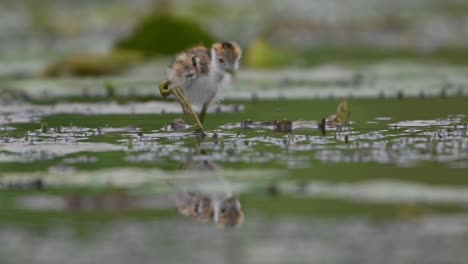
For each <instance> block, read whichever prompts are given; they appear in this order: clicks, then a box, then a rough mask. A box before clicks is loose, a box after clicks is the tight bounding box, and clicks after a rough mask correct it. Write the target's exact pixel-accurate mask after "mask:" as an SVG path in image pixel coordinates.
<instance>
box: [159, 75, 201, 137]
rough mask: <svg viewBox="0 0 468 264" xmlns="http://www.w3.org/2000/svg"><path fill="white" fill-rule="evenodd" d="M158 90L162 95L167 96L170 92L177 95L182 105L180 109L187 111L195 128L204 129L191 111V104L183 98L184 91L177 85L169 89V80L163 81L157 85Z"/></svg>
mask: <svg viewBox="0 0 468 264" xmlns="http://www.w3.org/2000/svg"><path fill="white" fill-rule="evenodd" d="M159 91H160V93H161V95H162V96H164V97H167V96H169V95H170V94H173V95H174V96H175V97H177V99H178V101H179V103H180V105H181V106H182V110H183V111H184V113H187V112H188V113H189V114H190V115H192V117H193V120H194V121H195V126H196V130H197V131H204V129H203V125H202V123H201V122H200V119H198V116H197V114H196V113H195V111H193V109H192V106H191V105H190V103H189V102H188V101H187V99H186V98H185V95H184V92H183V91H182V89H181V88H180V87H179V86H174V87H173V88H172V89H170V88H169V82H168V81H164V82H163V83H161V85H159Z"/></svg>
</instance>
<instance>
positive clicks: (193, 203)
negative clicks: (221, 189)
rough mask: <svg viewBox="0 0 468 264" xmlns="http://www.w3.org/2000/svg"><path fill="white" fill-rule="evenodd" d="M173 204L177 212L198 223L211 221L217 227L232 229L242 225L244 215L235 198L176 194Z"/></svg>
mask: <svg viewBox="0 0 468 264" xmlns="http://www.w3.org/2000/svg"><path fill="white" fill-rule="evenodd" d="M175 204H176V207H177V209H178V210H179V212H180V213H181V214H183V215H186V216H191V217H193V218H195V219H197V220H199V221H202V222H208V221H209V220H211V219H212V220H213V221H214V223H215V224H216V225H217V226H218V227H234V226H237V225H240V224H242V222H243V221H244V213H243V212H242V208H241V205H240V202H239V199H238V198H237V197H235V196H224V197H217V196H215V197H210V196H206V195H202V194H198V193H192V192H188V193H178V194H177V196H176V198H175Z"/></svg>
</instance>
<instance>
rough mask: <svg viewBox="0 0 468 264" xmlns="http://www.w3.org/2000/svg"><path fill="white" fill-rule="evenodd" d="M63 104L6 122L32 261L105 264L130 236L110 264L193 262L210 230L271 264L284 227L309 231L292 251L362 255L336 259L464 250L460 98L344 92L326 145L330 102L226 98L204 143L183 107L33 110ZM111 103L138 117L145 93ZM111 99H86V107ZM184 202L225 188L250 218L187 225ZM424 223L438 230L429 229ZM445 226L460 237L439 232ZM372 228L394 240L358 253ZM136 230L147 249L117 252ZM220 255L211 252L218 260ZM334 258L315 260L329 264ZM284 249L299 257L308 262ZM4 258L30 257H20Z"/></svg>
mask: <svg viewBox="0 0 468 264" xmlns="http://www.w3.org/2000/svg"><path fill="white" fill-rule="evenodd" d="M156 99H157V98H156ZM65 100H66V101H67V102H64V98H57V99H54V97H52V99H50V100H47V101H37V100H36V101H35V100H32V101H31V102H32V104H31V103H28V107H30V108H29V110H24V109H21V108H18V110H17V111H18V112H17V113H16V114H17V115H15V113H10V118H11V121H10V122H5V121H4V122H3V124H2V125H1V126H0V128H1V129H0V187H1V188H2V191H1V194H0V206H1V208H2V210H0V226H4V229H2V232H3V233H4V234H3V235H4V237H12V238H14V239H16V240H13V241H20V240H21V241H22V240H24V241H35V240H36V239H41V240H42V241H43V243H44V244H43V246H41V247H39V248H38V247H37V246H36V245H35V244H34V243H32V242H25V243H22V244H21V247H24V248H25V250H29V251H31V252H33V253H32V254H31V256H34V255H36V256H39V255H40V254H41V253H40V252H42V251H43V250H48V249H49V248H54V247H55V246H54V243H56V242H57V241H61V243H62V247H65V248H64V249H63V252H62V253H57V254H53V255H52V256H54V257H55V258H56V261H62V260H64V259H67V260H70V261H72V262H73V263H74V262H76V263H79V262H80V261H79V258H78V257H77V255H76V254H75V253H70V252H69V251H67V250H71V249H73V252H76V251H75V250H76V249H78V250H79V251H80V252H86V254H91V256H94V257H93V259H109V257H106V256H107V255H106V254H108V253H105V252H107V251H106V250H104V249H102V248H101V247H106V244H107V243H108V241H109V240H113V239H116V238H115V237H120V236H124V237H125V238H122V239H119V241H120V242H113V246H115V247H116V248H118V249H119V253H115V254H114V253H113V256H115V259H116V260H117V259H120V260H121V261H124V260H125V261H124V262H127V261H140V260H136V259H138V258H140V257H142V256H145V254H148V256H150V255H151V256H152V257H153V258H160V259H162V260H165V261H176V259H177V258H178V257H177V256H178V253H177V252H179V250H184V251H185V252H186V254H189V255H190V254H191V253H190V252H192V253H194V252H196V251H198V250H208V249H207V248H205V247H204V246H209V247H214V248H217V250H220V247H221V248H223V246H220V245H218V244H216V243H217V242H216V241H218V240H216V239H215V238H213V239H214V240H207V242H206V244H205V245H204V246H201V245H199V246H194V245H192V246H189V245H187V246H184V245H185V244H184V243H183V242H182V241H186V240H187V239H193V240H197V239H201V238H202V237H206V236H215V237H218V238H217V239H219V241H223V242H222V243H231V244H230V245H231V246H229V247H232V248H231V249H232V250H234V251H239V252H240V253H238V254H240V255H242V256H243V258H242V259H244V260H245V259H250V257H249V256H250V255H249V254H247V253H246V252H245V251H243V250H242V249H243V248H244V246H242V245H243V244H244V243H247V244H248V245H249V246H248V248H250V250H252V252H253V253H252V254H255V255H256V254H260V255H261V256H264V254H263V253H261V252H263V251H262V249H261V248H258V247H255V246H254V245H263V246H264V247H266V248H271V247H275V246H281V245H285V244H287V243H292V242H291V241H289V240H288V237H290V235H291V230H292V229H294V230H296V229H297V231H294V232H298V233H297V234H302V236H303V239H304V240H301V239H299V238H298V237H296V238H294V239H293V241H297V239H299V240H300V241H302V242H301V243H302V245H303V246H307V245H308V246H311V247H314V246H313V245H315V244H313V243H318V245H328V246H330V247H332V248H335V249H337V250H338V249H346V248H348V244H347V243H352V244H355V246H356V247H358V248H359V250H358V251H356V252H348V251H344V252H342V253H340V254H338V255H334V257H336V258H338V259H336V260H335V262H336V263H340V262H342V260H340V259H341V258H348V257H356V256H361V257H363V256H366V258H367V257H372V256H375V255H382V254H394V253H395V252H393V253H392V251H388V246H389V243H399V244H400V245H401V248H410V250H411V256H413V257H414V258H415V259H418V260H420V259H425V258H426V257H427V258H430V259H435V260H438V259H444V258H443V257H441V256H445V255H444V254H460V250H461V251H463V250H464V248H466V242H467V240H466V234H467V232H468V231H467V230H466V228H464V227H463V226H466V225H465V224H464V223H466V221H467V218H466V215H467V210H468V207H467V206H466V205H467V204H468V177H467V175H468V173H467V171H468V169H467V168H468V137H467V122H468V118H467V116H468V108H467V105H468V98H467V97H463V96H461V97H432V98H400V99H396V98H381V99H377V98H373V99H363V98H354V99H353V98H349V99H348V102H349V105H350V107H351V111H352V114H351V121H352V122H351V125H350V127H349V128H348V127H341V128H340V127H338V128H337V127H334V126H327V128H326V133H325V135H324V134H323V133H322V131H320V130H319V129H318V128H317V121H319V120H321V119H322V118H326V117H328V116H330V115H331V114H334V112H335V110H336V107H337V105H338V104H339V102H340V100H338V99H307V100H292V99H291V100H290V99H282V100H228V101H226V102H224V103H223V104H225V105H232V106H236V107H234V108H233V109H238V111H235V112H223V111H222V112H220V113H210V114H208V116H207V119H206V123H205V127H206V137H201V136H200V135H198V134H195V133H193V132H192V130H193V128H192V127H188V128H186V129H183V130H181V131H174V130H172V129H171V128H170V126H169V124H170V123H171V122H172V121H173V120H174V119H176V118H178V117H180V116H181V115H180V114H176V113H172V114H103V113H94V114H92V115H89V114H84V113H82V114H53V112H51V113H52V114H46V113H41V111H44V109H45V108H41V107H44V106H46V107H48V106H53V105H58V104H67V103H74V102H75V101H76V100H78V101H80V102H81V103H84V104H86V103H87V102H86V101H85V100H83V98H77V97H68V99H67V98H65ZM118 100H119V102H120V104H121V105H123V106H125V105H128V104H135V105H136V107H137V108H138V104H140V103H144V102H147V101H148V98H146V97H144V98H141V99H138V98H136V99H135V98H126V97H120V98H118ZM110 101H112V99H110ZM152 101H153V102H156V103H155V104H156V105H157V104H159V103H168V102H167V101H157V100H156V101H155V100H152ZM108 102H109V99H103V98H101V99H99V98H97V99H96V98H94V99H91V100H90V102H89V105H90V106H92V105H99V104H102V103H108ZM158 102H159V103H158ZM24 103H25V102H19V103H18V104H19V105H21V104H24ZM169 103H170V102H169ZM70 107H71V106H70ZM12 109H13V108H12ZM31 109H32V110H31ZM24 116H26V119H24V118H23V119H21V118H22V117H24ZM28 118H33V119H32V120H33V121H32V122H28V121H27V120H28ZM247 119H250V120H253V121H255V122H265V121H273V120H283V119H287V120H290V121H293V123H292V124H293V126H292V131H291V132H290V133H282V132H275V131H274V129H273V128H272V127H271V126H256V127H255V128H250V129H245V128H242V127H241V122H243V121H244V120H247ZM21 120H23V121H21ZM15 121H16V122H15ZM180 192H197V193H202V194H204V195H208V196H209V195H227V194H231V193H233V194H235V195H236V197H238V198H239V203H240V204H241V205H242V211H243V213H244V215H245V220H244V223H243V224H242V225H240V226H238V227H236V228H235V229H234V230H232V231H227V230H224V231H223V230H222V229H221V230H220V229H218V228H216V227H215V225H214V224H213V223H212V222H210V221H209V222H208V223H200V222H197V221H195V220H194V219H191V218H190V217H185V216H182V215H181V214H179V213H178V212H177V209H176V208H175V207H174V205H173V204H172V203H171V200H170V197H171V195H173V194H176V193H180ZM441 221H443V222H444V224H441ZM426 225H429V226H431V225H432V226H434V227H436V228H435V230H439V231H440V232H441V233H431V232H426V231H424V230H425V229H424V226H426ZM376 228H377V229H376ZM395 228H396V229H395ZM444 228H446V229H444ZM451 228H452V229H453V228H454V229H453V230H461V231H460V232H459V233H457V235H453V234H451V233H450V232H449V231H444V230H452V229H451ZM457 228H459V229H457ZM460 228H461V229H460ZM406 229H408V230H407V231H402V230H406ZM60 230H62V231H60ZM125 230H127V231H125ZM128 230H133V231H128ZM261 230H264V231H265V232H268V234H269V235H268V237H265V235H264V234H263V233H262V231H261ZM288 230H289V231H288ZM299 230H301V231H299ZM306 230H309V231H306ZM355 230H363V231H362V232H364V233H362V234H361V235H360V236H362V237H361V239H360V240H359V242H356V241H354V240H353V237H355V235H356V234H354V233H353V232H355ZM378 230H380V231H378ZM57 232H58V233H57ZM63 232H65V233H63ZM127 232H130V233H127ZM294 232H293V233H294ZM379 232H384V233H385V234H386V235H385V236H387V237H388V239H389V240H388V241H386V242H385V241H380V242H375V243H376V246H377V248H373V249H369V248H367V246H366V242H365V241H367V240H375V239H376V236H377V234H379ZM395 232H396V233H398V232H405V235H403V234H402V235H400V236H394V235H393V234H395ZM447 232H448V233H447ZM162 233H164V234H165V235H162ZM420 234H422V235H423V237H427V239H434V240H435V241H445V240H443V239H449V241H450V242H447V243H448V244H444V245H446V246H442V248H441V249H440V250H439V251H433V252H432V253H431V252H430V248H431V247H432V245H428V244H418V243H417V241H419V240H418V239H423V238H420V237H419V236H420ZM133 236H134V238H133V239H135V241H139V242H138V244H139V246H138V248H140V249H141V250H142V254H139V255H138V257H136V256H134V257H130V258H128V257H124V256H123V255H122V254H124V255H125V256H129V255H128V254H130V253H129V252H128V251H127V250H128V249H129V248H128V246H127V245H126V243H127V242H129V241H130V240H129V239H130V237H133ZM219 236H221V237H219ZM335 236H336V237H342V238H343V240H342V243H344V244H340V243H341V242H338V241H340V240H339V239H337V238H333V237H335ZM168 237H169V238H170V239H169V238H168ZM83 239H84V240H86V241H93V242H92V244H93V245H94V247H95V248H96V251H95V250H91V249H90V248H87V247H83V244H82V242H80V241H81V240H83ZM101 239H104V240H101ZM148 239H149V240H151V241H153V242H152V243H153V244H155V245H159V246H156V247H157V250H156V251H153V247H152V246H151V245H152V244H146V243H143V242H142V241H147V240H148ZM291 239H292V238H291ZM168 241H169V242H168ZM242 241H244V242H242ZM352 241H354V242H352ZM77 243H78V244H77ZM165 243H173V244H172V245H173V246H172V247H171V248H170V249H169V248H168V249H167V250H168V251H167V252H169V253H168V255H164V253H162V251H161V250H163V249H164V248H166V247H168V245H166V244H165ZM310 243H312V244H310ZM8 245H9V246H7V247H4V249H3V250H4V251H3V253H2V254H4V255H9V254H12V252H16V250H17V249H15V247H13V245H14V244H11V243H10V244H8ZM439 246H440V245H439ZM98 248H101V249H100V250H97V249H98ZM244 249H245V248H244ZM395 250H397V251H398V250H400V247H397V249H395ZM453 250H455V252H452V251H453ZM457 250H458V251H457ZM208 251H210V250H208ZM34 252H35V253H34ZM65 252H68V253H65ZM125 252H127V253H125ZM228 252H231V250H229V251H226V252H225V253H222V254H221V255H219V256H218V257H220V258H226V255H225V254H228ZM293 252H296V253H297V254H305V253H304V251H303V250H299V249H298V251H293ZM428 252H429V253H428ZM13 254H15V253H13ZM93 254H95V255H93ZM102 254H104V255H102ZM109 254H111V253H109ZM210 254H215V253H210ZM229 254H231V253H229ZM246 254H247V255H246ZM285 254H286V253H285ZM290 254H291V255H290ZM317 254H318V253H317ZM327 254H328V253H326V252H321V253H320V254H319V256H322V257H325V258H328V257H330V256H329V255H327ZM356 254H357V255H356ZM440 254H442V255H440ZM189 255H188V256H189ZM215 255H216V254H215ZM287 255H288V256H290V258H291V259H296V260H297V261H299V262H300V261H304V260H305V259H308V258H309V257H307V256H308V255H307V254H306V255H295V254H294V253H292V252H290V253H288V254H287ZM11 256H12V255H11ZM70 256H71V257H70ZM179 257H180V258H182V259H185V258H184V257H182V256H179ZM361 257H357V259H361ZM438 257H439V258H438ZM201 259H203V258H201ZM279 259H280V258H279ZM279 259H278V260H277V261H280V260H279ZM329 259H333V258H329ZM11 260H12V262H13V263H18V262H21V261H24V259H21V257H19V256H17V257H11ZM361 260H362V259H361ZM47 261H49V260H48V259H47ZM243 262H244V261H243V260H240V259H239V260H238V261H234V263H243ZM273 262H275V261H273Z"/></svg>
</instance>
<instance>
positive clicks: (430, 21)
mask: <svg viewBox="0 0 468 264" xmlns="http://www.w3.org/2000/svg"><path fill="white" fill-rule="evenodd" d="M217 40H235V41H237V42H239V43H240V44H241V46H242V47H243V48H244V49H245V50H246V55H245V60H244V63H245V66H250V67H257V68H265V67H266V68H268V67H281V66H311V65H317V64H322V63H350V62H351V63H355V62H358V63H359V62H372V61H380V60H388V59H411V60H422V61H424V62H425V61H427V62H446V63H457V64H460V63H461V64H465V63H467V62H468V2H467V1H465V0H446V1H439V0H405V1H403V0H396V1H386V0H355V1H347V0H326V1H325V0H313V1H312V0H292V1H281V0H272V1H267V0H255V1H247V0H238V1H227V0H220V1H215V0H200V1H189V0H175V1H170V0H134V1H133V0H111V1H93V0H83V1H72V0H44V1H38V0H19V1H8V0H1V1H0V47H1V49H0V59H2V58H3V59H5V60H7V59H8V58H18V57H23V58H31V57H33V58H34V57H37V56H39V55H38V54H40V56H42V57H46V58H48V59H49V60H48V61H49V62H51V63H50V64H49V65H48V67H47V68H45V69H43V70H42V72H43V73H45V74H44V75H46V76H56V75H59V73H62V72H66V73H71V74H75V73H76V74H78V75H88V74H91V75H94V74H95V75H102V74H108V73H116V72H121V71H123V70H125V69H127V68H128V67H129V66H131V65H134V62H135V61H141V60H140V59H143V60H145V59H151V58H154V57H161V56H172V55H173V54H174V53H177V52H178V51H181V50H183V49H185V48H187V47H190V46H193V45H198V44H204V45H210V43H212V42H213V41H217ZM129 51H131V56H129V54H130V53H129ZM122 52H123V53H122ZM77 54H78V55H79V56H78V55H77ZM83 54H90V55H92V56H88V57H85V59H77V58H81V57H83V56H84V55H83ZM96 54H98V56H97V55H96ZM94 58H95V59H96V61H92V60H93V59H94ZM136 58H138V59H136ZM126 59H128V61H125V60H126ZM83 60H85V61H86V62H85V63H84V62H83ZM88 66H89V69H86V67H88ZM108 67H110V69H109V68H108Z"/></svg>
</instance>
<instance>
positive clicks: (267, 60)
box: [245, 39, 297, 68]
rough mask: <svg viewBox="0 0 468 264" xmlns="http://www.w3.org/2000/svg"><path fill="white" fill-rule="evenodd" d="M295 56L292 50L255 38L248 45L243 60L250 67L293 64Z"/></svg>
mask: <svg viewBox="0 0 468 264" xmlns="http://www.w3.org/2000/svg"><path fill="white" fill-rule="evenodd" d="M296 60H297V56H296V54H295V53H294V52H293V51H290V50H286V49H281V48H278V47H275V46H273V45H271V44H270V43H268V42H266V41H264V40H261V39H257V40H254V41H253V42H252V43H251V44H250V45H249V47H248V49H247V52H246V55H245V62H246V63H247V65H248V66H250V67H257V68H261V67H266V68H268V67H280V66H285V65H290V64H293V63H294V62H295V61H296Z"/></svg>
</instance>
